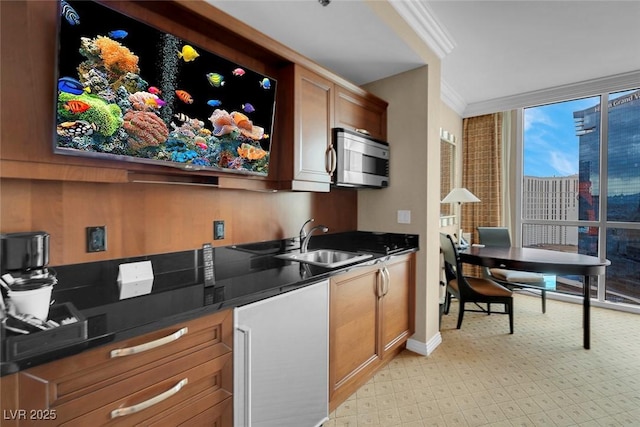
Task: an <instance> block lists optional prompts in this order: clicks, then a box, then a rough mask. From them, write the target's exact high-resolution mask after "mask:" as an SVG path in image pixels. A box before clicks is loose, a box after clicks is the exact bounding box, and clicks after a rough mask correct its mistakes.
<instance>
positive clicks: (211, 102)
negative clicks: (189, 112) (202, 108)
mask: <svg viewBox="0 0 640 427" xmlns="http://www.w3.org/2000/svg"><path fill="white" fill-rule="evenodd" d="M207 105H209V106H211V107H219V106H220V105H222V101H220V100H219V99H210V100H208V101H207Z"/></svg>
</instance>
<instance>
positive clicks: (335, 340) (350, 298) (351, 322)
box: [329, 267, 381, 410]
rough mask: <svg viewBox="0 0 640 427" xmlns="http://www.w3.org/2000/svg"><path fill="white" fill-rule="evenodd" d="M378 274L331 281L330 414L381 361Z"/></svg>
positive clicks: (368, 271) (361, 272)
mask: <svg viewBox="0 0 640 427" xmlns="http://www.w3.org/2000/svg"><path fill="white" fill-rule="evenodd" d="M378 274H379V270H378V268H377V267H375V268H362V269H360V270H355V271H354V272H351V273H347V274H344V275H340V276H337V277H334V278H333V279H332V280H331V292H330V301H331V302H330V305H329V307H330V308H329V330H330V335H329V336H330V337H331V338H330V342H329V383H330V390H329V400H330V406H329V408H330V410H333V409H335V407H334V404H332V403H331V401H333V402H342V401H344V399H346V398H347V397H348V396H349V395H350V394H351V393H353V392H354V391H355V390H356V389H357V387H358V386H359V385H361V384H362V383H364V382H366V381H367V380H368V378H369V374H370V373H371V372H373V370H374V369H375V368H376V366H377V364H378V362H379V361H380V348H381V346H380V345H379V328H378V300H379V298H378V289H379V282H378ZM336 405H337V404H336Z"/></svg>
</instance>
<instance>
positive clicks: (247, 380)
mask: <svg viewBox="0 0 640 427" xmlns="http://www.w3.org/2000/svg"><path fill="white" fill-rule="evenodd" d="M236 328H237V329H238V331H240V332H241V333H242V335H243V336H244V339H243V340H242V344H243V345H244V360H243V362H244V363H243V365H244V366H243V371H244V373H243V374H244V378H243V379H244V396H243V398H244V405H243V406H244V425H245V426H250V425H251V328H249V327H247V326H237V327H236Z"/></svg>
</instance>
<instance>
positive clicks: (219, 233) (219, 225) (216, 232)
mask: <svg viewBox="0 0 640 427" xmlns="http://www.w3.org/2000/svg"><path fill="white" fill-rule="evenodd" d="M222 239H224V221H222V220H216V221H213V240H222Z"/></svg>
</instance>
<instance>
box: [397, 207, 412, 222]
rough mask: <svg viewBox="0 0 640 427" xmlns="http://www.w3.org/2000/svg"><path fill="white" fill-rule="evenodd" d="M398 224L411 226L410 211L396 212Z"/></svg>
mask: <svg viewBox="0 0 640 427" xmlns="http://www.w3.org/2000/svg"><path fill="white" fill-rule="evenodd" d="M398 224H411V211H407V210H399V211H398Z"/></svg>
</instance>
